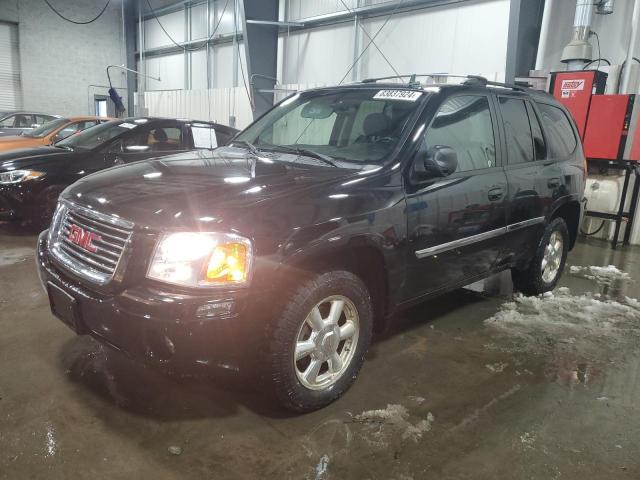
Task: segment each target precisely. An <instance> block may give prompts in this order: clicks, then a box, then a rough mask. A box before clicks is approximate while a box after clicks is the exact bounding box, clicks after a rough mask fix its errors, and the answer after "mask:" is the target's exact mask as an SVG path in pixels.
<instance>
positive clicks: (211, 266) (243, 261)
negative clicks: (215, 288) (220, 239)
mask: <svg viewBox="0 0 640 480" xmlns="http://www.w3.org/2000/svg"><path fill="white" fill-rule="evenodd" d="M247 253H248V252H247V245H245V244H244V243H237V242H229V243H222V244H220V245H217V246H216V247H215V248H214V249H213V253H212V254H211V257H210V258H209V263H208V264H207V274H206V278H207V281H209V282H215V283H238V282H243V281H245V280H246V279H247V270H248V269H247Z"/></svg>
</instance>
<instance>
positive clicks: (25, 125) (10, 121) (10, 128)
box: [0, 111, 60, 137]
mask: <svg viewBox="0 0 640 480" xmlns="http://www.w3.org/2000/svg"><path fill="white" fill-rule="evenodd" d="M54 118H60V116H59V115H47V114H45V113H35V112H25V111H11V112H0V137H6V136H8V135H20V134H21V133H22V132H25V131H28V130H32V129H34V128H37V127H39V126H40V125H42V124H43V123H46V122H48V121H50V120H53V119H54Z"/></svg>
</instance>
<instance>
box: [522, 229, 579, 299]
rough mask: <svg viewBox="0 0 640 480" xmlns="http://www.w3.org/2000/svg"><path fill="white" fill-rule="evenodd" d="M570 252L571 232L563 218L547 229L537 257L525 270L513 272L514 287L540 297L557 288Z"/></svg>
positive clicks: (536, 254)
mask: <svg viewBox="0 0 640 480" xmlns="http://www.w3.org/2000/svg"><path fill="white" fill-rule="evenodd" d="M568 251H569V230H568V228H567V224H566V223H565V221H564V219H562V218H554V219H553V220H552V221H551V223H549V225H547V227H546V228H545V230H544V232H543V234H542V238H541V239H540V243H539V244H538V248H537V250H536V253H535V256H534V258H533V260H532V261H531V263H530V264H529V266H528V268H527V269H525V270H516V269H513V270H511V277H512V279H513V286H514V287H515V288H516V290H519V291H521V292H522V293H524V294H527V295H539V294H541V293H544V292H548V291H551V290H553V289H554V288H555V286H556V284H557V283H558V280H559V279H560V276H561V275H562V271H563V270H564V265H565V262H566V260H567V253H568Z"/></svg>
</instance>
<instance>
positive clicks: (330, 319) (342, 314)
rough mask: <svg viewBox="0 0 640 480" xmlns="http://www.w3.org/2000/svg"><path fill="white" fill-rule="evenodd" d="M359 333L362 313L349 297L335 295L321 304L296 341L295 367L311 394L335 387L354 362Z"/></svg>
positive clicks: (302, 327) (312, 313) (307, 320)
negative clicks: (311, 391)
mask: <svg viewBox="0 0 640 480" xmlns="http://www.w3.org/2000/svg"><path fill="white" fill-rule="evenodd" d="M359 332H360V322H359V317H358V311H357V310H356V307H355V305H354V304H353V302H352V301H351V300H349V299H348V298H347V297H345V296H342V295H332V296H330V297H327V298H325V299H323V300H321V301H320V302H318V303H317V304H316V305H315V306H314V307H313V308H312V309H311V311H310V312H309V314H308V315H307V317H306V318H305V319H304V321H303V322H302V325H301V326H300V329H299V331H298V336H297V338H296V344H295V349H294V353H293V363H294V368H295V372H296V376H297V377H298V380H299V381H300V383H301V384H302V385H303V386H304V387H306V388H308V389H310V390H322V389H325V388H327V387H330V386H331V385H333V384H335V383H336V382H337V381H338V380H339V379H340V377H342V375H343V374H344V372H345V371H346V370H347V369H348V367H349V365H350V364H351V361H352V360H353V356H354V354H355V351H356V346H357V344H358V335H359Z"/></svg>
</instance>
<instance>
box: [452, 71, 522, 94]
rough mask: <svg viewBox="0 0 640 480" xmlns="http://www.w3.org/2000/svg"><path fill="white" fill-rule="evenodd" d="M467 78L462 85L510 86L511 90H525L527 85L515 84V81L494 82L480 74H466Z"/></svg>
mask: <svg viewBox="0 0 640 480" xmlns="http://www.w3.org/2000/svg"><path fill="white" fill-rule="evenodd" d="M467 78H468V80H467V81H466V82H464V85H480V86H483V87H487V86H489V87H503V88H510V89H512V90H518V91H521V92H524V91H526V89H527V87H525V86H523V85H516V84H515V83H504V82H494V81H492V80H487V79H486V78H485V77H481V76H480V75H467Z"/></svg>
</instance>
